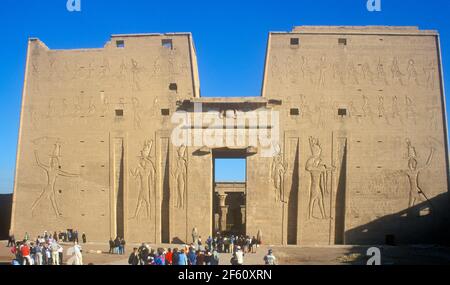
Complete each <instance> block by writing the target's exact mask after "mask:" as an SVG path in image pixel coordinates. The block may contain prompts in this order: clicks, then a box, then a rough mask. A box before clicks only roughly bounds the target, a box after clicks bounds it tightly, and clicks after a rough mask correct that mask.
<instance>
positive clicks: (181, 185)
mask: <svg viewBox="0 0 450 285" xmlns="http://www.w3.org/2000/svg"><path fill="white" fill-rule="evenodd" d="M186 176H187V158H186V147H185V146H184V145H183V146H180V147H179V148H178V150H177V161H176V166H175V170H174V171H172V177H173V178H174V181H175V191H176V192H175V195H174V203H175V207H176V208H179V209H181V208H184V202H185V201H184V200H185V194H186Z"/></svg>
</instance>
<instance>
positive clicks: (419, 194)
mask: <svg viewBox="0 0 450 285" xmlns="http://www.w3.org/2000/svg"><path fill="white" fill-rule="evenodd" d="M406 145H407V147H408V169H407V170H404V171H402V172H403V173H404V174H406V175H407V176H408V180H409V207H414V206H415V205H416V203H417V202H423V201H424V199H426V200H427V201H428V198H427V196H426V194H425V193H424V192H423V190H422V188H421V187H420V185H419V175H420V172H421V171H422V170H423V169H425V168H427V167H429V166H430V164H431V161H432V160H433V155H434V152H435V148H434V147H433V146H431V147H430V154H429V155H428V159H427V161H426V164H425V165H424V166H422V167H419V166H418V161H417V153H416V148H415V147H414V146H413V145H412V144H411V141H410V140H409V139H407V140H406Z"/></svg>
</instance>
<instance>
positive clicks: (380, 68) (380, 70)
mask: <svg viewBox="0 0 450 285" xmlns="http://www.w3.org/2000/svg"><path fill="white" fill-rule="evenodd" d="M377 79H378V81H379V82H381V83H383V84H384V85H389V82H388V80H387V76H386V72H385V71H384V65H383V62H382V61H381V58H379V59H378V64H377Z"/></svg>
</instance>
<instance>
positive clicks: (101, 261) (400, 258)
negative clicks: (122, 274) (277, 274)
mask: <svg viewBox="0 0 450 285" xmlns="http://www.w3.org/2000/svg"><path fill="white" fill-rule="evenodd" d="M6 244H7V242H6V241H1V242H0V264H10V262H11V259H12V257H13V255H12V254H11V253H10V249H9V248H7V247H6ZM62 245H63V247H64V249H65V250H67V249H68V248H69V247H70V246H71V244H65V243H63V244H62ZM82 246H83V261H84V263H85V264H89V263H92V264H94V265H126V264H127V261H128V254H129V253H130V252H131V250H132V248H133V247H135V246H136V247H138V246H139V244H129V245H127V247H126V254H125V255H114V254H109V253H108V251H109V246H108V244H107V243H87V244H82ZM151 247H152V248H157V247H164V248H168V247H171V248H174V247H180V246H179V245H168V244H164V245H151ZM269 248H271V249H273V251H274V254H275V256H276V257H277V258H278V261H279V264H283V265H351V264H355V265H362V264H366V262H367V259H368V256H367V249H368V248H369V247H368V246H329V247H323V246H321V247H299V246H286V247H280V246H262V247H260V248H258V250H257V253H248V254H246V255H245V264H246V265H262V264H264V261H263V257H264V255H265V254H266V252H267V250H268V249H269ZM379 248H380V250H381V263H382V264H384V265H400V264H406V265H414V264H429V265H441V264H443V265H450V248H449V247H439V246H407V247H405V246H398V247H391V246H381V247H379ZM67 258H68V256H66V255H65V256H64V260H65V261H67ZM230 258H231V255H230V254H225V253H222V254H220V264H221V265H228V264H229V261H230Z"/></svg>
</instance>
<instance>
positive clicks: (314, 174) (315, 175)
mask: <svg viewBox="0 0 450 285" xmlns="http://www.w3.org/2000/svg"><path fill="white" fill-rule="evenodd" d="M309 146H310V148H311V156H310V157H309V159H308V161H307V162H306V171H308V172H309V173H310V175H311V180H310V187H309V206H308V219H311V218H315V219H317V217H315V216H314V208H315V206H316V205H318V206H319V210H320V217H319V219H326V218H327V215H326V212H325V201H324V200H325V198H324V196H325V194H329V192H330V191H329V189H328V179H329V176H330V175H329V172H330V171H333V168H332V167H327V166H326V165H325V164H324V163H323V162H322V158H321V156H322V147H321V146H320V143H319V139H317V138H313V137H310V138H309ZM330 177H331V176H330Z"/></svg>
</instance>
